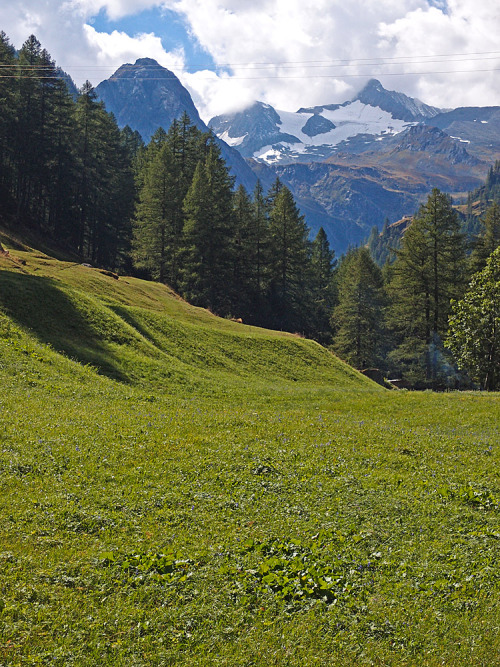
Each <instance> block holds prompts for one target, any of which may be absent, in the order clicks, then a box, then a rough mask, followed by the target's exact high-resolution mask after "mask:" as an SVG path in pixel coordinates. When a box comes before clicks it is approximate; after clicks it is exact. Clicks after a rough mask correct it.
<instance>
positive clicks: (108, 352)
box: [0, 235, 500, 667]
mask: <svg viewBox="0 0 500 667" xmlns="http://www.w3.org/2000/svg"><path fill="white" fill-rule="evenodd" d="M1 242H2V244H3V246H4V248H5V249H6V250H8V251H9V255H8V256H2V257H0V384H1V387H2V391H1V392H0V438H1V441H2V447H1V452H0V466H1V469H2V481H1V484H2V494H1V496H0V497H1V501H0V513H1V516H2V521H1V525H2V529H1V538H0V539H1V544H2V548H1V552H0V571H1V573H2V588H1V593H0V610H1V614H2V626H1V640H0V656H1V661H2V663H3V664H5V665H21V664H23V665H24V664H50V665H61V666H62V665H68V664H75V665H89V666H90V665H96V664H100V665H126V664H127V665H131V664H137V665H144V664H178V665H204V666H205V665H214V666H215V665H228V666H230V665H234V667H236V665H242V664H248V665H250V664H254V665H283V666H284V665H287V666H293V665H296V666H297V667H299V666H300V667H302V666H304V665H313V664H330V665H345V664H370V663H371V664H386V665H394V666H396V665H404V664H407V665H411V664H420V665H429V666H431V665H438V664H443V662H444V663H445V664H453V665H478V666H479V665H484V664H494V662H495V660H496V655H497V654H498V648H499V647H498V633H497V626H498V619H499V606H498V600H499V595H498V592H499V584H500V582H499V579H498V576H497V568H496V567H495V563H496V562H497V560H498V536H499V534H500V526H499V523H498V517H499V514H498V513H499V507H500V486H499V480H498V474H497V469H498V466H497V465H496V459H497V457H498V455H499V454H498V442H499V431H498V424H499V421H498V416H499V414H500V402H499V396H498V394H493V393H491V394H489V395H485V394H481V393H474V392H470V393H468V392H462V393H443V394H434V393H431V392H423V393H422V392H421V393H418V392H407V391H392V392H391V391H387V390H384V389H382V388H381V387H379V386H378V385H376V384H374V383H372V382H371V381H370V380H368V379H366V378H364V377H363V376H362V375H361V374H359V373H357V372H356V371H354V370H353V369H351V368H350V367H348V366H347V365H345V364H343V363H342V362H341V361H340V360H338V359H337V358H336V357H334V356H333V355H332V354H331V353H330V352H328V351H327V350H325V349H324V348H322V347H321V346H319V345H318V344H317V343H314V342H312V341H307V340H304V339H301V338H297V337H296V336H292V335H290V334H283V333H279V332H271V331H266V330H264V329H258V328H253V327H247V326H246V325H243V324H240V323H237V322H231V321H229V320H222V319H219V318H216V317H215V316H213V315H211V314H210V313H208V312H207V311H204V310H203V309H200V308H194V307H192V306H189V305H188V304H187V303H185V302H184V301H182V300H180V299H179V298H178V297H177V296H176V295H175V294H174V293H172V292H171V291H170V290H169V289H168V288H166V287H165V286H163V285H159V284H156V283H151V282H145V281H141V280H138V279H134V278H129V277H126V276H120V277H119V278H118V279H117V278H116V277H113V275H109V272H108V273H106V272H104V271H101V270H99V269H95V268H91V267H85V266H81V265H80V264H78V263H75V262H68V261H67V260H65V261H61V260H57V259H55V258H54V257H53V256H51V255H50V254H47V253H46V252H41V251H39V250H36V249H33V248H31V247H29V246H28V245H25V244H23V243H21V242H19V241H17V242H14V241H13V239H12V237H10V236H8V235H3V236H2V237H1Z"/></svg>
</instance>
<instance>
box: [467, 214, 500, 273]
mask: <svg viewBox="0 0 500 667" xmlns="http://www.w3.org/2000/svg"><path fill="white" fill-rule="evenodd" d="M482 227H483V229H482V232H481V233H480V234H479V236H478V238H477V240H476V243H475V246H474V249H473V251H472V254H471V257H470V269H471V273H477V272H478V271H481V270H482V269H483V268H484V267H485V266H486V260H487V259H488V257H489V256H490V255H491V253H492V252H493V251H494V250H495V249H496V248H498V246H499V245H500V205H499V204H498V202H496V201H494V202H493V203H492V204H491V205H490V206H489V208H488V210H487V211H486V214H485V217H484V221H483V224H482Z"/></svg>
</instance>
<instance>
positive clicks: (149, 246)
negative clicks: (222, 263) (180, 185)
mask: <svg viewBox="0 0 500 667" xmlns="http://www.w3.org/2000/svg"><path fill="white" fill-rule="evenodd" d="M141 179H142V188H141V190H140V193H139V202H138V205H137V211H136V217H135V226H134V238H135V243H134V248H135V257H136V263H137V265H138V266H139V267H143V268H146V269H147V270H148V271H149V272H150V275H151V276H152V277H153V278H154V279H155V280H159V281H160V282H167V283H169V284H170V285H172V287H174V288H176V287H177V284H178V277H179V276H178V273H179V250H180V245H181V232H182V230H181V229H179V228H178V225H177V224H176V223H177V218H178V211H176V210H175V209H176V193H175V188H176V176H175V171H174V156H173V154H172V150H171V147H170V146H169V145H168V144H167V142H166V141H165V142H164V143H163V144H161V145H160V146H159V147H158V148H157V150H155V151H154V153H153V156H152V157H150V159H149V161H148V162H147V163H146V165H145V168H144V169H143V172H142V175H141ZM177 206H179V204H178V203H177Z"/></svg>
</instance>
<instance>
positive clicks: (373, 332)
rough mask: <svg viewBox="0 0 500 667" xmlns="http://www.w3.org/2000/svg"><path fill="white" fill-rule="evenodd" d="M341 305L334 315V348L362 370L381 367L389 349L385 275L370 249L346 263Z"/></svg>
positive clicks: (342, 267)
mask: <svg viewBox="0 0 500 667" xmlns="http://www.w3.org/2000/svg"><path fill="white" fill-rule="evenodd" d="M337 289H338V305H337V306H336V307H335V309H334V311H333V315H332V328H333V331H334V339H333V348H334V350H335V351H336V352H337V354H338V355H339V356H340V357H341V358H342V359H344V360H345V361H347V362H348V363H349V364H351V365H352V366H354V367H355V368H358V369H365V368H369V367H373V366H380V365H381V362H382V356H383V351H384V346H385V343H386V341H385V335H386V334H385V327H384V306H385V294H384V289H383V280H382V272H381V270H380V268H379V267H378V266H377V265H376V264H375V262H374V261H373V260H372V258H371V256H370V252H369V250H368V249H367V248H356V249H354V250H351V251H349V252H348V253H347V255H346V256H345V257H344V258H343V259H342V261H341V264H340V267H339V270H338V276H337Z"/></svg>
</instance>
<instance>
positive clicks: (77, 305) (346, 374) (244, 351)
mask: <svg viewBox="0 0 500 667" xmlns="http://www.w3.org/2000/svg"><path fill="white" fill-rule="evenodd" d="M4 244H5V247H6V248H7V249H8V248H9V245H8V239H7V242H5V241H4ZM0 307H1V308H2V310H3V312H4V313H5V314H6V315H7V316H8V317H9V318H10V319H11V320H12V321H13V322H15V323H16V324H17V325H19V326H20V327H22V328H23V330H25V331H27V332H29V333H30V334H31V335H32V336H33V338H34V339H36V340H38V341H40V342H42V343H45V344H49V345H50V346H51V347H52V348H53V349H54V350H56V351H58V352H61V353H63V354H65V355H66V356H68V357H70V358H71V359H74V360H76V361H78V362H79V363H81V364H90V365H91V366H92V367H94V368H95V369H96V370H97V372H98V373H100V374H102V375H106V376H108V377H110V378H112V379H115V380H119V381H121V382H124V383H127V384H130V385H136V386H138V385H140V386H142V387H146V386H147V387H149V388H151V389H155V390H161V391H164V392H167V393H168V392H174V393H177V392H178V391H179V386H183V387H185V388H190V389H193V390H194V389H196V390H197V391H201V392H204V393H206V392H208V393H216V394H219V393H220V392H222V393H225V392H227V391H234V390H235V388H236V387H240V388H244V389H245V391H248V389H249V386H254V385H255V386H256V387H258V388H259V390H265V391H272V390H273V386H274V385H275V383H281V382H285V383H286V382H299V383H307V384H308V385H310V384H314V385H317V384H324V383H327V384H330V385H332V386H334V385H336V386H339V387H340V386H342V387H344V386H345V387H358V388H363V389H366V390H372V391H373V390H375V386H374V385H373V384H372V383H371V382H369V381H368V380H366V379H365V378H364V377H362V376H361V375H360V374H359V373H356V372H355V371H353V370H352V369H351V368H349V367H348V366H346V365H345V364H343V363H342V362H340V361H339V360H338V359H336V358H335V357H334V356H333V355H331V354H330V353H329V352H327V351H326V350H325V349H324V348H322V347H321V346H319V345H317V344H316V343H314V342H312V341H308V340H303V339H301V338H299V337H297V336H292V335H290V334H286V333H281V332H272V331H268V330H264V329H259V328H257V327H248V326H245V325H242V324H240V323H237V322H232V321H229V320H223V319H220V318H217V317H215V316H213V315H212V314H210V313H209V312H208V311H206V310H204V309H202V308H195V307H193V306H190V305H189V304H187V303H186V302H185V301H183V300H182V299H180V298H179V297H178V296H177V295H176V294H174V293H173V292H172V291H171V290H169V288H168V287H166V286H164V285H160V284H158V283H151V282H146V281H143V280H139V279H136V278H129V277H125V278H123V277H121V278H118V276H116V275H115V274H112V273H110V272H107V271H101V270H99V269H95V268H91V267H88V266H83V265H81V264H78V263H75V262H64V261H60V260H56V259H54V258H52V257H50V256H48V255H46V254H45V253H41V252H37V251H35V250H32V249H30V248H27V247H25V248H24V249H22V247H21V249H19V247H18V249H17V250H16V249H13V250H12V251H11V252H10V254H9V256H8V257H1V256H0ZM264 388H265V389H264Z"/></svg>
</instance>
